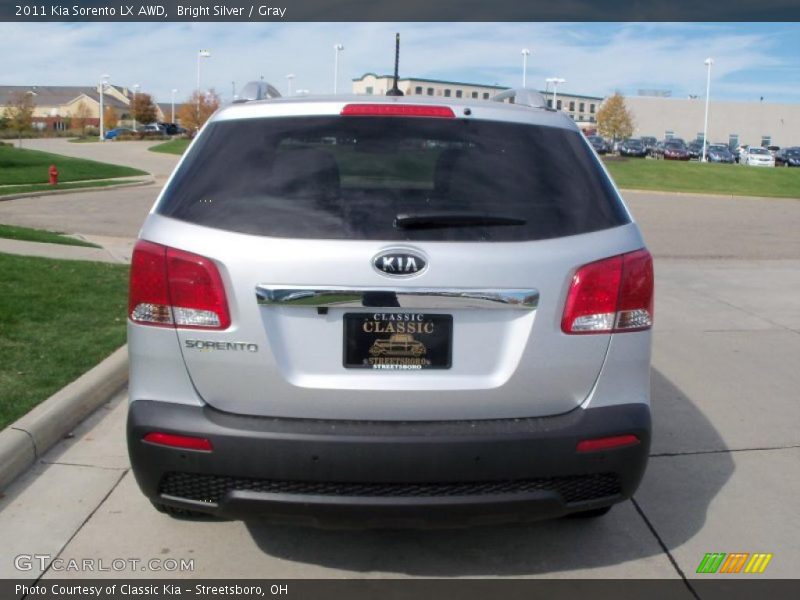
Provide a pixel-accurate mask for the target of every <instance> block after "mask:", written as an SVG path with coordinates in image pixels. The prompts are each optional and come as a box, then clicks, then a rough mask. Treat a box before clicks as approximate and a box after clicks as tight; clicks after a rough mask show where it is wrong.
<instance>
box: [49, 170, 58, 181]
mask: <svg viewBox="0 0 800 600" xmlns="http://www.w3.org/2000/svg"><path fill="white" fill-rule="evenodd" d="M57 183H58V169H57V168H56V166H55V165H50V185H56V184H57Z"/></svg>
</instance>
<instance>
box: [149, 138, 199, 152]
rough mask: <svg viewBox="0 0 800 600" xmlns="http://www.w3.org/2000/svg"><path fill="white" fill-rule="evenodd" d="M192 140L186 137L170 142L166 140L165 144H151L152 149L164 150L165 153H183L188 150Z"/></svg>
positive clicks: (152, 150)
mask: <svg viewBox="0 0 800 600" xmlns="http://www.w3.org/2000/svg"><path fill="white" fill-rule="evenodd" d="M191 141H192V140H187V139H184V138H177V139H174V140H170V141H168V142H164V143H163V144H157V145H155V146H150V151H151V152H164V153H165V154H183V153H184V152H186V149H187V148H188V147H189V144H190V143H191Z"/></svg>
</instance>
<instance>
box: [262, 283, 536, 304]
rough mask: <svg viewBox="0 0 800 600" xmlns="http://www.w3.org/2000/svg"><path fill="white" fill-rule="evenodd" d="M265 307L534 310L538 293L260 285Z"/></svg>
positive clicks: (528, 289)
mask: <svg viewBox="0 0 800 600" xmlns="http://www.w3.org/2000/svg"><path fill="white" fill-rule="evenodd" d="M256 298H257V299H258V303H259V304H261V305H263V306H292V307H300V308H303V307H312V308H319V307H328V308H425V309H439V308H443V309H455V308H482V309H514V310H534V309H535V308H536V307H537V306H538V304H539V292H538V290H535V289H532V288H519V289H497V288H485V289H475V288H419V287H408V288H397V287H358V288H356V287H341V286H323V285H320V286H292V285H257V286H256Z"/></svg>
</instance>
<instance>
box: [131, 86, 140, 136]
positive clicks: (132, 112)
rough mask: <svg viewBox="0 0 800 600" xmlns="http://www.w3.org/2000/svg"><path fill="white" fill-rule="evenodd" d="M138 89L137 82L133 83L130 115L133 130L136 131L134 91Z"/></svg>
mask: <svg viewBox="0 0 800 600" xmlns="http://www.w3.org/2000/svg"><path fill="white" fill-rule="evenodd" d="M138 91H139V84H138V83H134V84H133V102H132V103H131V104H132V106H131V115H133V131H134V133H136V92H138Z"/></svg>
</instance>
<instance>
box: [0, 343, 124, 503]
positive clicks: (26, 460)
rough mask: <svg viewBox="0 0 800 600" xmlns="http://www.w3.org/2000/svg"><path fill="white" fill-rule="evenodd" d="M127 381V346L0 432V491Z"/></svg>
mask: <svg viewBox="0 0 800 600" xmlns="http://www.w3.org/2000/svg"><path fill="white" fill-rule="evenodd" d="M127 383H128V346H127V345H125V346H122V347H120V348H118V349H117V350H115V351H114V352H113V353H112V354H111V355H110V356H108V357H107V358H105V359H104V360H103V361H101V362H100V363H99V364H98V365H96V366H94V367H93V368H92V369H90V370H89V371H87V372H86V373H84V374H83V375H81V376H80V377H78V378H77V379H76V380H75V381H73V382H72V383H69V384H67V385H66V386H64V387H63V388H61V389H60V390H59V391H57V392H56V393H55V394H53V395H52V396H50V397H49V398H48V399H47V400H45V401H44V402H42V403H40V404H38V405H37V406H35V407H34V408H32V409H31V410H30V411H29V412H28V413H27V414H25V415H23V416H22V417H20V418H19V419H17V420H16V421H14V422H13V423H12V424H11V425H9V426H8V427H6V428H5V429H3V430H2V431H0V490H2V489H4V488H5V487H6V486H7V485H8V484H10V483H11V482H12V481H13V480H14V479H16V478H17V477H18V476H19V475H21V474H22V473H24V472H25V471H27V470H28V468H30V467H31V466H32V465H33V464H34V463H35V462H36V461H37V460H38V459H40V458H41V457H42V456H43V455H44V454H45V453H46V452H47V451H48V450H50V448H52V447H53V446H54V445H55V444H57V443H58V442H59V441H61V440H62V439H63V438H64V436H66V435H67V434H68V433H70V432H71V431H72V430H73V429H74V428H75V427H76V426H77V425H78V424H79V423H81V422H82V421H83V420H84V419H85V418H86V417H88V416H89V415H90V414H92V413H93V412H94V411H95V410H97V409H98V408H99V407H100V406H102V405H103V404H105V403H106V402H108V401H109V400H110V399H111V398H112V397H113V396H114V395H116V394H117V393H118V392H119V391H120V390H121V389H122V388H123V387H125V385H126V384H127Z"/></svg>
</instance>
